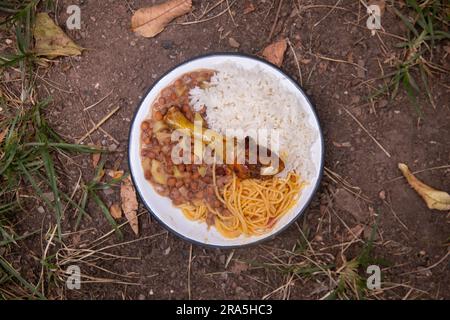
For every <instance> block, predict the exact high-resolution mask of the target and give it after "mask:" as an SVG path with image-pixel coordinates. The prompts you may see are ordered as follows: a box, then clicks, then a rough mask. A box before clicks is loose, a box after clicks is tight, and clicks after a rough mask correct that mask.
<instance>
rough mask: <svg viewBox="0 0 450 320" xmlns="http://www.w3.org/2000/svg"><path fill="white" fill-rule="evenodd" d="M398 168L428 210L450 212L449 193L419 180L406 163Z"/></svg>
mask: <svg viewBox="0 0 450 320" xmlns="http://www.w3.org/2000/svg"><path fill="white" fill-rule="evenodd" d="M398 168H399V169H400V171H401V172H402V173H403V175H404V176H405V178H406V180H408V183H409V184H410V185H411V187H412V188H413V189H414V190H416V192H417V193H418V194H419V195H420V196H421V197H422V198H423V199H424V200H425V202H426V204H427V206H428V208H430V209H436V210H441V211H447V210H450V195H449V194H448V193H447V192H444V191H439V190H436V189H434V188H432V187H430V186H428V185H426V184H425V183H423V182H422V181H420V180H419V179H417V178H416V177H415V176H414V175H413V174H412V173H411V171H409V168H408V166H407V165H406V164H404V163H399V164H398Z"/></svg>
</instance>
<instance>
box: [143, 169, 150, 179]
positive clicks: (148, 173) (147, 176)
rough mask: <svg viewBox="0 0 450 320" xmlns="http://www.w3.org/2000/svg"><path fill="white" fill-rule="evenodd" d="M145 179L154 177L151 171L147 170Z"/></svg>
mask: <svg viewBox="0 0 450 320" xmlns="http://www.w3.org/2000/svg"><path fill="white" fill-rule="evenodd" d="M144 177H145V179H150V178H151V177H152V173H151V172H150V170H146V171H145V172H144Z"/></svg>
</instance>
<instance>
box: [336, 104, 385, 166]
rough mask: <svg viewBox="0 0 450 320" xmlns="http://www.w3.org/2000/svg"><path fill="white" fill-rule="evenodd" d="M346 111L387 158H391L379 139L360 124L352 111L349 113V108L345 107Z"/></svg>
mask: <svg viewBox="0 0 450 320" xmlns="http://www.w3.org/2000/svg"><path fill="white" fill-rule="evenodd" d="M344 110H345V112H347V114H348V115H349V116H350V117H352V119H353V120H355V122H356V123H357V124H358V125H359V126H360V127H361V129H363V130H364V132H365V133H367V135H368V136H369V137H370V138H371V139H372V140H373V141H374V142H375V143H376V144H377V146H378V147H379V148H380V149H381V150H382V151H383V152H384V153H385V154H386V156H387V157H388V158H390V157H391V154H390V153H389V152H388V151H387V150H386V149H385V148H384V147H383V146H382V145H381V143H379V142H378V140H377V139H375V137H374V136H373V135H372V134H371V133H370V132H369V131H368V130H367V129H366V128H365V127H364V126H363V125H362V123H361V122H359V120H358V119H356V117H355V116H354V115H353V114H352V113H351V112H350V111H348V110H347V108H345V107H344Z"/></svg>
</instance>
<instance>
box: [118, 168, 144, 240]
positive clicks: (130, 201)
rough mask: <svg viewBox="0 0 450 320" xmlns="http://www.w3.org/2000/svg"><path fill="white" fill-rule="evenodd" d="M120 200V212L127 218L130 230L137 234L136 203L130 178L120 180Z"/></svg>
mask: <svg viewBox="0 0 450 320" xmlns="http://www.w3.org/2000/svg"><path fill="white" fill-rule="evenodd" d="M120 198H121V200H122V210H123V213H124V214H125V217H126V218H127V220H128V222H129V224H130V226H131V229H133V231H134V233H135V234H136V235H138V234H139V223H138V218H137V210H138V206H139V205H138V201H137V198H136V192H135V191H134V187H133V184H132V182H131V179H130V177H129V176H128V177H126V178H125V179H123V180H122V185H121V186H120Z"/></svg>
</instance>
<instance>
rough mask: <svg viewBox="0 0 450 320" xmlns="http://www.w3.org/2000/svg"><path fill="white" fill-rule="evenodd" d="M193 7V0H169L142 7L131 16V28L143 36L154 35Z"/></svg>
mask: <svg viewBox="0 0 450 320" xmlns="http://www.w3.org/2000/svg"><path fill="white" fill-rule="evenodd" d="M191 8H192V0H169V1H166V2H164V3H161V4H158V5H155V6H151V7H146V8H141V9H139V10H138V11H136V12H135V13H134V15H133V17H132V18H131V29H132V30H133V32H136V33H137V34H139V35H141V36H143V37H146V38H151V37H154V36H156V35H157V34H158V33H160V32H161V31H163V30H164V28H165V27H166V26H167V25H168V24H169V22H171V21H172V20H173V19H175V18H178V17H179V16H182V15H184V14H186V13H188V12H189V11H191Z"/></svg>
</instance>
